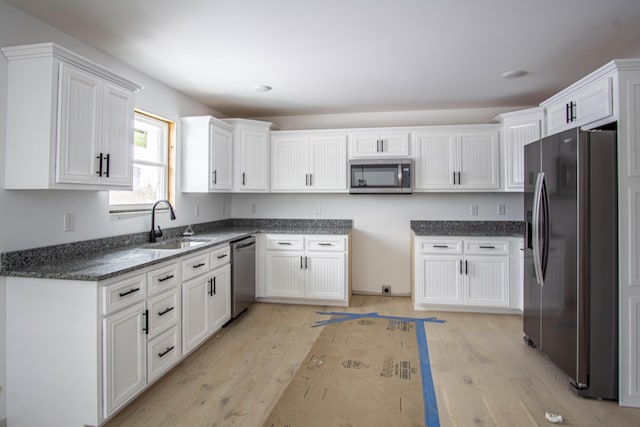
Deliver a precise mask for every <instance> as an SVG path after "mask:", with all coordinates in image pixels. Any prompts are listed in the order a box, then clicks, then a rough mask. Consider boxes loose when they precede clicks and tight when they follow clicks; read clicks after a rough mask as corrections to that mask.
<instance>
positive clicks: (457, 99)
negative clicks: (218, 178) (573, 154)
mask: <svg viewBox="0 0 640 427" xmlns="http://www.w3.org/2000/svg"><path fill="white" fill-rule="evenodd" d="M4 1H5V2H6V3H9V4H11V5H13V6H15V7H17V8H19V9H21V10H23V11H25V12H27V13H29V14H31V15H33V16H36V17H38V18H40V19H41V20H43V21H45V22H47V23H49V24H50V25H52V26H54V27H57V28H59V29H61V30H63V31H64V32H66V33H68V34H70V35H72V36H75V37H76V38H78V39H81V40H83V41H85V42H87V43H89V44H91V45H93V46H95V47H97V48H99V49H101V50H103V51H105V52H107V53H110V54H111V55H113V56H115V57H118V58H120V59H121V60H122V61H124V62H126V63H128V64H130V65H131V66H133V67H135V68H137V69H139V70H142V71H143V72H145V73H147V74H149V75H151V76H153V77H155V78H156V79H158V80H160V81H163V82H165V83H166V84H168V85H169V86H172V87H174V88H176V89H178V90H180V91H182V92H185V93H187V94H189V95H191V96H193V97H195V98H197V99H200V100H201V101H203V102H204V103H206V104H208V105H210V106H211V107H213V108H215V109H216V110H218V111H220V112H222V113H224V114H227V115H229V116H238V117H259V116H277V115H298V114H323V113H354V112H374V111H376V112H379V111H408V110H429V109H451V108H476V107H515V106H528V105H536V104H538V103H540V101H542V100H544V99H545V98H546V97H548V96H550V95H552V94H553V93H554V92H556V91H558V90H560V89H562V88H563V87H565V86H567V85H569V84H570V83H572V82H574V81H575V80H577V79H579V78H581V77H583V76H584V75H586V74H588V73H589V72H591V71H592V70H594V69H595V68H597V67H599V66H601V65H603V64H604V63H606V62H608V61H609V60H611V59H614V58H628V57H640V1H639V0H4ZM513 69H521V70H526V71H527V72H528V74H527V75H526V76H524V77H522V78H520V79H516V80H505V79H503V78H501V77H500V74H501V73H502V72H504V71H507V70H513ZM259 84H267V85H270V86H273V90H272V91H271V92H267V93H258V92H255V91H254V90H253V87H254V86H256V85H259Z"/></svg>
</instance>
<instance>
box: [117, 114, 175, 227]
mask: <svg viewBox="0 0 640 427" xmlns="http://www.w3.org/2000/svg"><path fill="white" fill-rule="evenodd" d="M136 120H140V121H143V122H144V121H146V122H147V123H152V124H154V125H156V124H158V122H160V123H161V124H162V125H163V126H164V127H165V130H164V132H165V133H166V135H165V138H164V141H165V144H166V146H165V147H164V149H163V151H162V157H163V158H164V162H155V161H148V160H136V159H135V158H134V154H133V152H134V147H133V144H132V146H131V151H132V154H131V156H132V159H131V167H132V169H133V168H134V167H135V165H136V164H140V165H146V166H154V167H161V168H164V171H163V174H162V178H163V181H164V183H163V187H164V196H162V197H161V199H162V198H166V199H167V200H169V202H170V203H171V204H172V205H173V206H174V208H175V157H176V156H175V139H176V138H175V129H176V128H175V122H173V121H171V120H169V119H166V118H164V117H161V116H158V115H156V114H152V113H149V112H146V111H142V110H139V109H135V110H134V121H136ZM134 129H135V125H134ZM132 173H133V171H132ZM132 186H133V183H132ZM114 191H119V190H114ZM131 191H132V190H131ZM153 204H154V203H128V204H111V200H109V213H110V214H113V215H119V214H126V213H132V214H133V213H144V212H150V211H151V209H152V207H153ZM157 210H168V208H167V206H166V205H165V204H163V205H161V206H158V208H157Z"/></svg>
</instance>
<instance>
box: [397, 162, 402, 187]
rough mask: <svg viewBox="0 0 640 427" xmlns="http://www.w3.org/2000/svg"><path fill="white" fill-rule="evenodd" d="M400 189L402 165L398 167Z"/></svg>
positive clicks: (399, 185) (400, 185)
mask: <svg viewBox="0 0 640 427" xmlns="http://www.w3.org/2000/svg"><path fill="white" fill-rule="evenodd" d="M398 187H399V188H402V164H399V165H398Z"/></svg>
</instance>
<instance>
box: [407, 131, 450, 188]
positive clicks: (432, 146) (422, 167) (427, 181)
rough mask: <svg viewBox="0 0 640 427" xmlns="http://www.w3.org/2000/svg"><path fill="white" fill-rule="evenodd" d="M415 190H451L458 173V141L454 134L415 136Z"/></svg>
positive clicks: (440, 133)
mask: <svg viewBox="0 0 640 427" xmlns="http://www.w3.org/2000/svg"><path fill="white" fill-rule="evenodd" d="M415 142H416V151H417V157H416V160H415V179H414V188H415V189H416V190H444V189H451V188H453V187H454V185H453V179H454V178H453V174H454V172H455V171H456V164H457V160H456V158H457V154H456V141H455V134H454V133H453V132H444V133H443V132H424V133H423V132H421V133H417V134H415Z"/></svg>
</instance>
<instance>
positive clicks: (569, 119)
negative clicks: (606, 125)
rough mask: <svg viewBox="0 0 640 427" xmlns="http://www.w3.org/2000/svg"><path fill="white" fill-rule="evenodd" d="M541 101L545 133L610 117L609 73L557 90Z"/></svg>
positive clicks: (611, 114) (556, 131) (599, 122)
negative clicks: (552, 95)
mask: <svg viewBox="0 0 640 427" xmlns="http://www.w3.org/2000/svg"><path fill="white" fill-rule="evenodd" d="M541 105H542V106H543V107H544V108H545V111H546V118H547V135H553V134H555V133H558V132H562V131H563V130H566V129H570V128H573V127H576V126H586V127H589V126H588V125H589V124H591V123H596V124H598V125H599V124H603V122H606V121H614V120H615V118H614V109H613V107H614V102H613V76H611V75H608V76H603V77H600V78H598V79H596V80H594V81H593V82H591V83H590V84H587V85H586V86H584V87H581V88H579V89H577V90H575V91H572V92H568V93H565V92H561V94H559V95H556V96H555V97H553V98H551V99H549V100H547V101H545V102H543V103H542V104H541Z"/></svg>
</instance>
